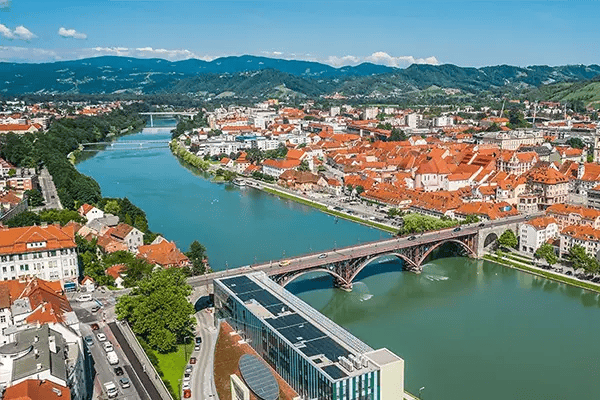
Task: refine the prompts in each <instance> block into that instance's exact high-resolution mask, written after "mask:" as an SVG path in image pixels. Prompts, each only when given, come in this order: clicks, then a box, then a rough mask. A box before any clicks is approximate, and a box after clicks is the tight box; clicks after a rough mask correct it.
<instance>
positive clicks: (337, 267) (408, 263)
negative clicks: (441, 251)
mask: <svg viewBox="0 0 600 400" xmlns="http://www.w3.org/2000/svg"><path fill="white" fill-rule="evenodd" d="M525 220H526V217H525V216H518V217H512V218H505V219H502V220H496V221H491V222H486V223H483V224H472V225H468V226H463V227H462V228H461V229H460V230H455V229H453V228H449V229H444V230H441V231H435V232H428V233H424V234H421V235H418V236H407V237H394V238H390V239H383V240H378V241H374V242H368V243H363V244H359V245H354V246H348V247H343V248H339V249H332V250H328V251H325V252H320V253H311V254H306V255H302V256H299V257H292V258H288V259H285V260H278V261H272V262H268V263H259V264H254V265H248V266H244V267H240V268H235V269H229V270H226V271H218V272H213V273H211V274H207V275H202V276H197V277H192V278H189V279H188V283H189V284H190V285H192V286H196V287H197V286H203V285H207V286H208V285H210V284H211V283H212V280H213V279H215V278H223V277H227V276H233V275H238V274H243V273H245V272H251V271H264V272H265V273H266V274H267V275H269V276H270V277H271V278H272V279H273V280H274V281H275V282H277V283H279V284H280V285H282V286H285V285H287V284H288V283H290V282H291V281H293V280H295V279H297V278H299V277H300V276H302V275H304V274H307V273H311V272H323V273H327V274H329V275H331V276H332V277H333V279H334V282H335V285H336V286H337V287H340V288H342V289H345V290H351V289H352V282H353V281H354V279H355V278H356V276H357V275H358V274H359V273H360V272H361V271H362V270H363V269H364V268H366V267H367V266H368V265H369V264H370V263H371V262H373V261H375V260H377V259H379V258H382V257H394V258H397V259H399V260H402V261H403V262H404V268H406V269H408V270H411V271H415V272H420V271H421V270H422V266H423V264H424V263H425V262H426V259H427V257H428V256H429V255H431V253H432V252H433V251H434V250H436V249H438V248H440V247H441V246H443V245H445V244H447V243H454V244H455V245H456V246H458V247H460V248H461V249H462V250H463V251H464V253H465V254H466V255H468V256H469V257H481V256H483V254H484V251H485V248H486V247H487V246H490V245H491V244H493V243H495V242H496V241H497V239H498V238H499V237H500V235H502V233H503V232H504V231H505V230H506V229H512V230H513V231H514V232H515V233H516V232H517V226H518V224H519V223H522V222H523V221H525Z"/></svg>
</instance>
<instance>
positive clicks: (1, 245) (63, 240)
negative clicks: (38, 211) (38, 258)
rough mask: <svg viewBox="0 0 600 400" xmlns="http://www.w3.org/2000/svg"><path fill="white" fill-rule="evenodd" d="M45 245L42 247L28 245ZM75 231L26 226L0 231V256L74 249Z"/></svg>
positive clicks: (56, 226) (55, 227) (65, 228)
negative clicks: (29, 246)
mask: <svg viewBox="0 0 600 400" xmlns="http://www.w3.org/2000/svg"><path fill="white" fill-rule="evenodd" d="M33 243H45V244H46V245H45V246H43V247H39V246H35V247H34V246H32V247H31V248H27V245H28V244H33ZM75 247H77V245H76V244H75V231H74V230H73V228H72V227H66V226H65V227H63V228H61V227H60V226H59V225H48V226H47V227H41V226H26V227H21V228H10V229H9V228H2V229H0V254H21V253H28V252H36V251H47V250H60V249H70V248H75Z"/></svg>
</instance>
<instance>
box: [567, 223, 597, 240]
mask: <svg viewBox="0 0 600 400" xmlns="http://www.w3.org/2000/svg"><path fill="white" fill-rule="evenodd" d="M561 235H566V236H570V237H572V238H574V239H579V240H584V241H593V242H600V229H594V228H592V227H591V226H589V225H571V226H567V227H566V228H564V229H563V230H562V231H561Z"/></svg>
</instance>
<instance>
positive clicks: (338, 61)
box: [325, 56, 361, 67]
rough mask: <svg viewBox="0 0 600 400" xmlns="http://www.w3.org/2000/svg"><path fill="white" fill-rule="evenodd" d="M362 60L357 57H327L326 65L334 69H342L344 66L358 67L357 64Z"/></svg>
mask: <svg viewBox="0 0 600 400" xmlns="http://www.w3.org/2000/svg"><path fill="white" fill-rule="evenodd" d="M360 62H361V60H360V58H359V57H356V56H343V57H337V56H329V57H327V60H325V63H327V64H329V65H332V66H334V67H341V66H343V65H356V64H360Z"/></svg>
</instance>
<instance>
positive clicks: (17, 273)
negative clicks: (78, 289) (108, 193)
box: [0, 224, 79, 282]
mask: <svg viewBox="0 0 600 400" xmlns="http://www.w3.org/2000/svg"><path fill="white" fill-rule="evenodd" d="M76 249H77V244H76V243H75V231H74V229H73V227H67V226H65V227H61V226H60V225H58V224H57V225H44V226H27V227H20V228H0V279H3V280H8V279H22V278H27V277H34V276H37V277H39V278H42V279H48V280H60V281H63V282H65V281H73V280H76V279H77V276H78V275H79V267H78V264H77V252H76Z"/></svg>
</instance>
